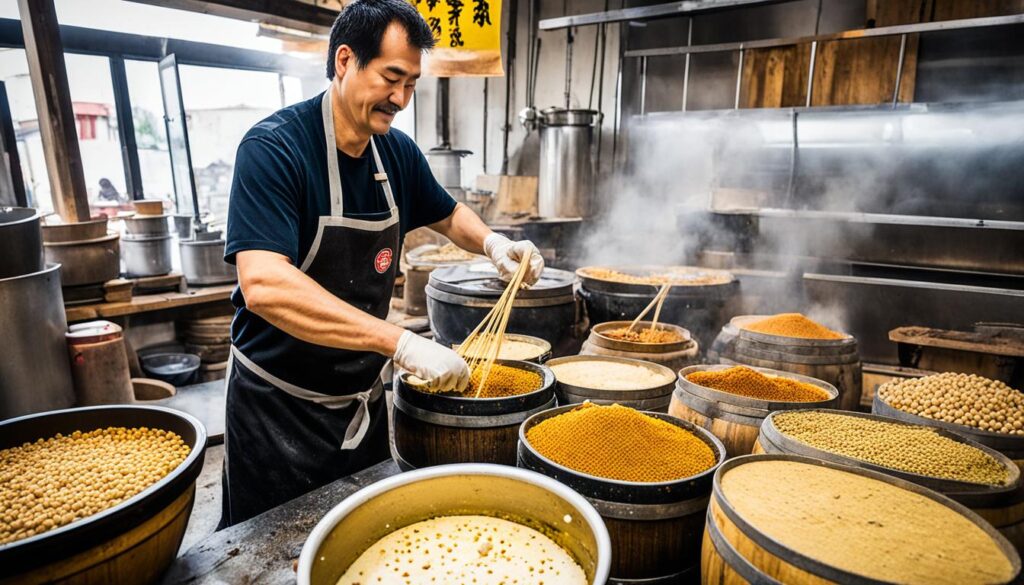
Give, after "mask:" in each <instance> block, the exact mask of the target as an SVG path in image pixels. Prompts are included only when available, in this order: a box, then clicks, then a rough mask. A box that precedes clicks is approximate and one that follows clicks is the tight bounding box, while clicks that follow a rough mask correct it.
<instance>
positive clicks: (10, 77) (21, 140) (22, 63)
mask: <svg viewBox="0 0 1024 585" xmlns="http://www.w3.org/2000/svg"><path fill="white" fill-rule="evenodd" d="M0 81H3V82H4V85H5V87H6V88H7V99H8V101H9V102H10V106H11V118H12V120H13V121H14V135H15V138H16V139H17V141H18V158H19V159H21V174H22V177H23V178H24V180H25V194H26V195H27V196H28V204H29V206H30V207H37V208H39V209H40V210H42V211H44V212H50V211H53V202H52V201H51V199H50V179H49V177H48V176H47V175H46V159H45V158H43V142H42V139H41V138H40V136H39V116H38V115H37V114H36V102H35V98H34V97H33V95H32V82H31V81H30V80H29V76H28V60H27V59H26V57H25V51H24V50H22V49H0Z"/></svg>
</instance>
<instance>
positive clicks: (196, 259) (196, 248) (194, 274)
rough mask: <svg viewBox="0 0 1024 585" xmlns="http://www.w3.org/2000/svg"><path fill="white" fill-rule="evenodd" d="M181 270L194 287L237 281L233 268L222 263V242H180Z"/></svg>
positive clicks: (236, 274)
mask: <svg viewBox="0 0 1024 585" xmlns="http://www.w3.org/2000/svg"><path fill="white" fill-rule="evenodd" d="M179 247H180V249H181V270H182V272H184V273H185V281H186V282H188V283H189V284H194V285H207V284H227V283H230V282H235V281H236V280H237V279H238V273H237V272H236V271H235V267H234V266H232V265H230V264H228V263H227V262H225V261H224V240H219V239H218V240H208V241H203V240H181V241H180V242H179Z"/></svg>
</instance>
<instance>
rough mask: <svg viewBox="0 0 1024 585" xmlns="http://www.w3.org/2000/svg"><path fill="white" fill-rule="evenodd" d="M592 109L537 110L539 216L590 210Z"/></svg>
mask: <svg viewBox="0 0 1024 585" xmlns="http://www.w3.org/2000/svg"><path fill="white" fill-rule="evenodd" d="M599 119H600V115H599V112H597V111H594V110H566V109H562V108H548V109H546V110H544V111H542V112H541V113H540V173H539V175H540V176H539V179H538V187H537V210H538V212H539V213H540V216H541V217H587V216H589V215H590V214H591V212H592V211H593V210H592V208H591V203H592V201H591V198H592V196H593V193H594V159H593V145H594V124H595V122H596V121H597V120H599Z"/></svg>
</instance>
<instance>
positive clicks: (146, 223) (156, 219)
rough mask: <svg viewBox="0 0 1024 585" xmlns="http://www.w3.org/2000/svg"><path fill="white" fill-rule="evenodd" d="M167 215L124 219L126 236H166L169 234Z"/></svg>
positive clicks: (137, 216)
mask: <svg viewBox="0 0 1024 585" xmlns="http://www.w3.org/2000/svg"><path fill="white" fill-rule="evenodd" d="M169 217H170V216H167V215H136V216H135V217H126V218H125V220H124V227H125V229H127V230H128V234H130V235H131V236H132V237H135V236H166V235H169V234H170V233H171V225H170V223H169V222H168V218H169Z"/></svg>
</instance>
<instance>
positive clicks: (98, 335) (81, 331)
mask: <svg viewBox="0 0 1024 585" xmlns="http://www.w3.org/2000/svg"><path fill="white" fill-rule="evenodd" d="M121 334H122V329H121V326H120V325H118V324H116V323H111V322H110V321H89V322H86V323H77V324H75V325H72V326H70V327H68V332H67V333H65V334H64V337H65V338H66V339H67V340H68V341H69V342H72V343H77V344H82V343H99V342H100V341H108V340H110V339H119V338H120V337H121Z"/></svg>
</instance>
